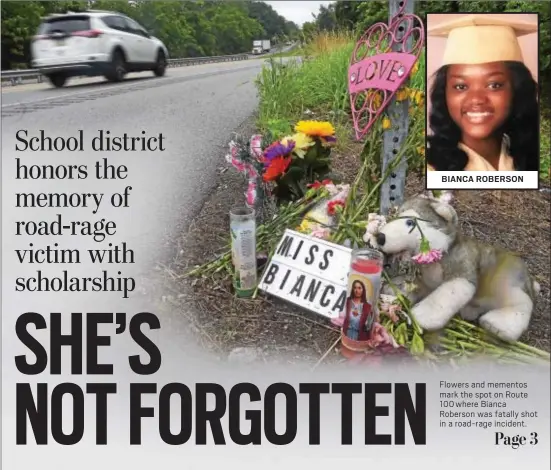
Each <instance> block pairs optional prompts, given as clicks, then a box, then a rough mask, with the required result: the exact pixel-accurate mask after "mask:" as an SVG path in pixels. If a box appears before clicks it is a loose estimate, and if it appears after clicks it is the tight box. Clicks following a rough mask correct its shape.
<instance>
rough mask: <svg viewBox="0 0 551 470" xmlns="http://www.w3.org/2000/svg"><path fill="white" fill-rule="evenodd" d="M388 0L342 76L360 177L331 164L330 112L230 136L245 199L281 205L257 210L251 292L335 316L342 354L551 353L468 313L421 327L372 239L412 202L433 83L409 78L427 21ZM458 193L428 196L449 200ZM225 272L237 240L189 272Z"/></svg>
mask: <svg viewBox="0 0 551 470" xmlns="http://www.w3.org/2000/svg"><path fill="white" fill-rule="evenodd" d="M389 5H390V19H389V22H388V24H384V23H377V24H375V25H373V26H372V27H371V28H369V29H368V30H367V31H366V32H365V34H364V35H362V37H361V38H360V39H359V41H358V42H357V44H356V47H355V49H354V51H353V53H352V57H351V59H350V63H349V70H348V74H347V76H346V77H343V80H347V87H348V91H349V97H350V104H351V117H352V121H353V127H354V132H355V136H356V139H357V140H358V141H362V140H363V141H364V143H363V145H364V151H363V153H362V156H361V158H362V159H361V166H360V169H359V171H358V172H357V174H356V175H355V178H354V181H353V182H351V183H350V184H340V182H339V181H337V180H336V179H335V178H334V175H333V174H332V169H331V163H332V149H333V147H334V145H335V143H336V134H335V129H334V127H333V124H332V123H330V122H326V121H314V120H311V121H299V122H297V123H296V125H295V126H294V128H293V129H291V128H289V129H280V131H279V132H277V133H275V134H274V133H272V132H267V133H265V134H263V135H260V134H259V135H255V136H253V137H252V138H251V139H237V138H236V139H235V140H233V141H232V142H231V143H230V150H231V152H230V154H229V155H228V156H227V161H228V162H229V163H231V164H232V165H233V166H234V168H236V169H237V170H238V171H240V172H243V173H244V174H245V175H246V177H247V178H248V190H247V194H246V201H247V205H248V206H250V207H259V204H261V205H263V204H265V203H268V202H269V203H270V204H272V206H273V208H274V212H273V214H270V215H269V216H266V215H265V216H264V217H263V218H262V219H259V218H258V217H257V225H256V252H257V253H258V254H259V256H260V255H262V256H263V257H264V259H265V260H266V261H265V263H264V265H262V266H261V263H257V266H258V272H257V276H258V280H259V282H258V284H257V286H256V288H255V290H254V293H253V294H252V298H253V299H256V298H257V297H258V296H259V295H262V294H265V295H268V296H270V297H277V298H278V299H280V300H282V301H284V302H286V303H289V304H292V305H295V306H297V307H300V308H301V309H302V310H307V311H310V312H312V313H314V314H317V315H319V316H320V317H322V318H325V319H327V320H329V321H330V323H331V324H332V325H333V326H335V327H336V330H335V331H338V332H340V336H339V340H340V343H341V353H342V355H344V356H345V357H346V358H348V359H351V360H358V359H359V360H363V359H365V358H366V357H368V356H370V355H373V356H375V355H387V354H392V355H394V354H406V355H410V356H415V357H422V358H424V359H430V360H435V361H441V360H443V361H447V360H449V359H451V358H455V359H457V358H464V357H471V356H475V355H477V354H480V353H484V354H490V355H492V356H493V357H495V358H499V360H504V361H511V362H516V363H525V362H531V361H533V360H537V359H539V360H543V361H546V362H549V354H547V353H546V352H544V351H540V350H538V349H536V348H533V347H530V346H527V345H524V344H522V343H519V342H515V343H505V342H503V341H500V340H499V339H498V338H495V337H492V336H491V335H490V334H488V332H487V331H484V330H483V329H482V328H480V327H478V326H476V325H475V324H473V323H470V322H467V321H464V320H461V319H459V318H453V319H452V320H451V321H450V323H449V324H448V325H447V326H446V328H445V329H444V330H443V331H441V332H438V334H432V333H431V334H429V333H427V332H424V331H422V329H421V328H420V327H419V325H418V324H417V322H416V319H415V318H414V316H413V315H412V313H411V312H412V305H411V304H410V301H409V300H408V298H407V295H406V294H407V291H408V288H409V285H408V283H407V279H406V282H405V283H402V284H401V285H399V286H398V285H397V280H396V278H395V276H396V274H398V270H399V269H402V268H403V266H402V263H398V262H394V261H393V260H388V259H385V258H383V256H382V255H381V254H380V253H379V252H378V251H376V250H375V249H374V248H376V246H377V243H376V241H375V240H376V236H377V234H378V233H379V230H380V229H381V228H382V227H383V226H384V225H385V224H386V223H387V221H390V220H391V219H392V218H393V217H394V214H393V209H394V208H395V207H397V206H399V205H400V204H401V203H402V202H403V201H404V195H405V181H406V172H407V170H408V163H407V162H408V159H409V158H410V157H411V156H412V155H411V154H412V152H415V151H417V152H419V153H422V152H421V151H420V150H419V149H418V145H419V144H418V142H419V139H418V136H419V135H420V134H423V136H424V132H425V119H424V115H423V116H422V117H421V118H420V117H419V116H418V115H417V114H418V113H419V112H420V111H422V112H423V114H424V90H421V89H419V88H417V89H416V88H414V87H410V86H409V84H408V81H409V80H410V78H411V77H412V76H413V75H415V74H416V73H417V71H418V69H419V64H420V62H419V59H420V57H421V54H422V51H423V44H424V27H423V22H422V20H421V19H420V18H418V17H417V16H415V15H413V13H412V12H413V6H414V2H413V1H412V0H409V1H398V0H390V2H389ZM412 115H414V116H415V118H413V119H411V120H410V116H412ZM423 150H424V149H423ZM449 196H450V195H449V194H447V193H444V194H443V195H440V194H432V193H430V194H428V195H427V197H431V198H434V199H435V200H436V199H439V200H440V201H445V202H446V203H450V204H451V200H450V197H449ZM261 201H262V202H261ZM433 251H434V250H431V247H430V246H429V245H428V243H427V242H426V240H425V241H424V242H423V243H422V244H421V253H419V254H418V255H416V257H410V258H407V259H406V260H405V261H406V262H405V263H404V265H405V266H406V269H405V271H404V273H405V275H406V277H407V276H408V275H411V274H412V273H414V272H415V270H416V269H417V268H418V266H416V263H418V259H421V258H422V259H425V258H427V256H425V254H426V253H429V254H431V253H433ZM425 252H426V253H425ZM227 272H231V273H235V269H234V268H232V255H231V244H228V246H227V249H226V251H225V252H224V253H223V254H222V255H221V256H220V257H219V258H218V259H216V260H213V261H211V262H208V263H206V264H204V265H203V266H199V267H196V268H195V269H193V270H192V271H191V272H190V273H188V274H189V275H193V276H201V277H205V278H208V277H211V276H215V275H223V273H227ZM400 274H401V273H400ZM398 287H400V288H398ZM221 295H222V294H221Z"/></svg>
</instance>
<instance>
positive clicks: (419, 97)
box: [415, 91, 425, 106]
mask: <svg viewBox="0 0 551 470" xmlns="http://www.w3.org/2000/svg"><path fill="white" fill-rule="evenodd" d="M415 103H416V104H417V105H418V106H423V105H424V104H425V93H423V92H422V91H417V93H416V94H415Z"/></svg>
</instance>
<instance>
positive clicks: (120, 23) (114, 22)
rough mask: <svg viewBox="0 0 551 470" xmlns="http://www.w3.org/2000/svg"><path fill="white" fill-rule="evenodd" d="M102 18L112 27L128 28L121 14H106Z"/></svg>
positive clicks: (119, 29) (123, 29) (117, 28)
mask: <svg viewBox="0 0 551 470" xmlns="http://www.w3.org/2000/svg"><path fill="white" fill-rule="evenodd" d="M102 20H103V22H104V23H105V24H106V25H107V26H109V27H110V28H111V29H116V30H117V31H126V30H127V27H126V23H125V22H124V20H123V19H122V18H121V17H120V16H106V17H104V18H102Z"/></svg>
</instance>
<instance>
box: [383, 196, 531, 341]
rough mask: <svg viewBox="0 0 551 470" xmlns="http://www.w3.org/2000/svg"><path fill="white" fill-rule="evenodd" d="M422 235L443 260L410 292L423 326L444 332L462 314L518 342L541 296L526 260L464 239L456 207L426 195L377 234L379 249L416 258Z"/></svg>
mask: <svg viewBox="0 0 551 470" xmlns="http://www.w3.org/2000/svg"><path fill="white" fill-rule="evenodd" d="M417 224H418V227H417ZM417 228H420V229H421V230H418V229H417ZM421 233H422V234H423V235H424V237H425V238H426V239H427V240H428V241H429V243H430V247H431V249H436V250H441V253H442V257H441V259H440V260H439V261H436V262H433V263H431V264H422V265H420V269H419V271H420V273H419V274H418V275H417V277H416V279H415V281H414V285H415V290H414V291H413V293H412V294H407V297H408V298H409V299H410V301H411V302H412V304H413V310H412V313H413V315H414V316H415V318H416V320H417V321H418V323H419V326H420V327H421V328H423V329H425V330H429V331H431V330H439V329H441V328H443V327H445V326H446V324H447V323H448V322H449V321H450V320H451V318H452V317H453V316H454V315H455V314H456V313H459V314H460V315H461V316H462V317H463V318H464V319H465V320H478V321H479V323H480V325H481V326H482V327H483V328H485V329H486V330H488V331H490V332H492V333H494V334H495V335H496V336H498V337H499V338H501V339H503V340H505V341H516V340H518V338H519V337H520V336H521V335H522V334H523V333H524V332H525V331H526V330H527V328H528V325H529V323H530V318H531V316H532V309H533V306H534V302H535V296H536V294H537V293H539V285H538V283H537V282H535V281H533V280H532V279H531V277H530V275H529V273H528V270H527V267H526V265H525V263H524V262H523V260H522V259H520V258H519V257H518V256H516V255H514V254H512V253H510V252H507V251H505V250H503V249H500V248H497V247H493V246H487V245H483V244H482V243H479V242H478V241H476V240H474V239H469V238H465V237H463V236H462V235H461V234H460V233H459V227H458V219H457V213H456V211H455V210H454V208H453V207H452V206H451V205H450V204H449V203H446V202H443V201H440V200H438V199H435V198H433V197H427V196H425V195H420V196H417V197H414V198H412V199H410V200H408V201H406V202H405V203H404V204H403V205H402V206H401V207H400V208H399V209H398V217H397V218H396V219H394V220H389V221H388V222H387V223H386V225H384V226H383V227H382V228H381V229H380V231H379V232H378V234H377V235H376V237H375V239H376V244H377V245H378V246H377V248H378V249H379V250H381V251H382V252H384V253H385V254H387V255H404V254H408V255H410V256H413V255H416V254H418V253H419V252H420V248H421V246H420V245H421V239H422V237H421Z"/></svg>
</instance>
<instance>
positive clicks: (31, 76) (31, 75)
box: [1, 54, 256, 86]
mask: <svg viewBox="0 0 551 470" xmlns="http://www.w3.org/2000/svg"><path fill="white" fill-rule="evenodd" d="M250 57H251V56H250V55H249V54H233V55H221V56H211V57H183V58H180V59H168V60H167V65H168V67H185V66H187V65H197V64H209V63H214V62H233V61H237V60H247V59H249V58H250ZM255 57H256V56H255ZM1 77H2V86H4V85H5V84H7V83H8V82H9V83H10V84H11V86H15V85H23V84H25V83H28V82H29V81H32V80H36V81H37V83H42V81H43V80H44V76H43V75H42V74H41V73H40V71H39V70H36V69H24V70H6V71H2V72H1Z"/></svg>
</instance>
